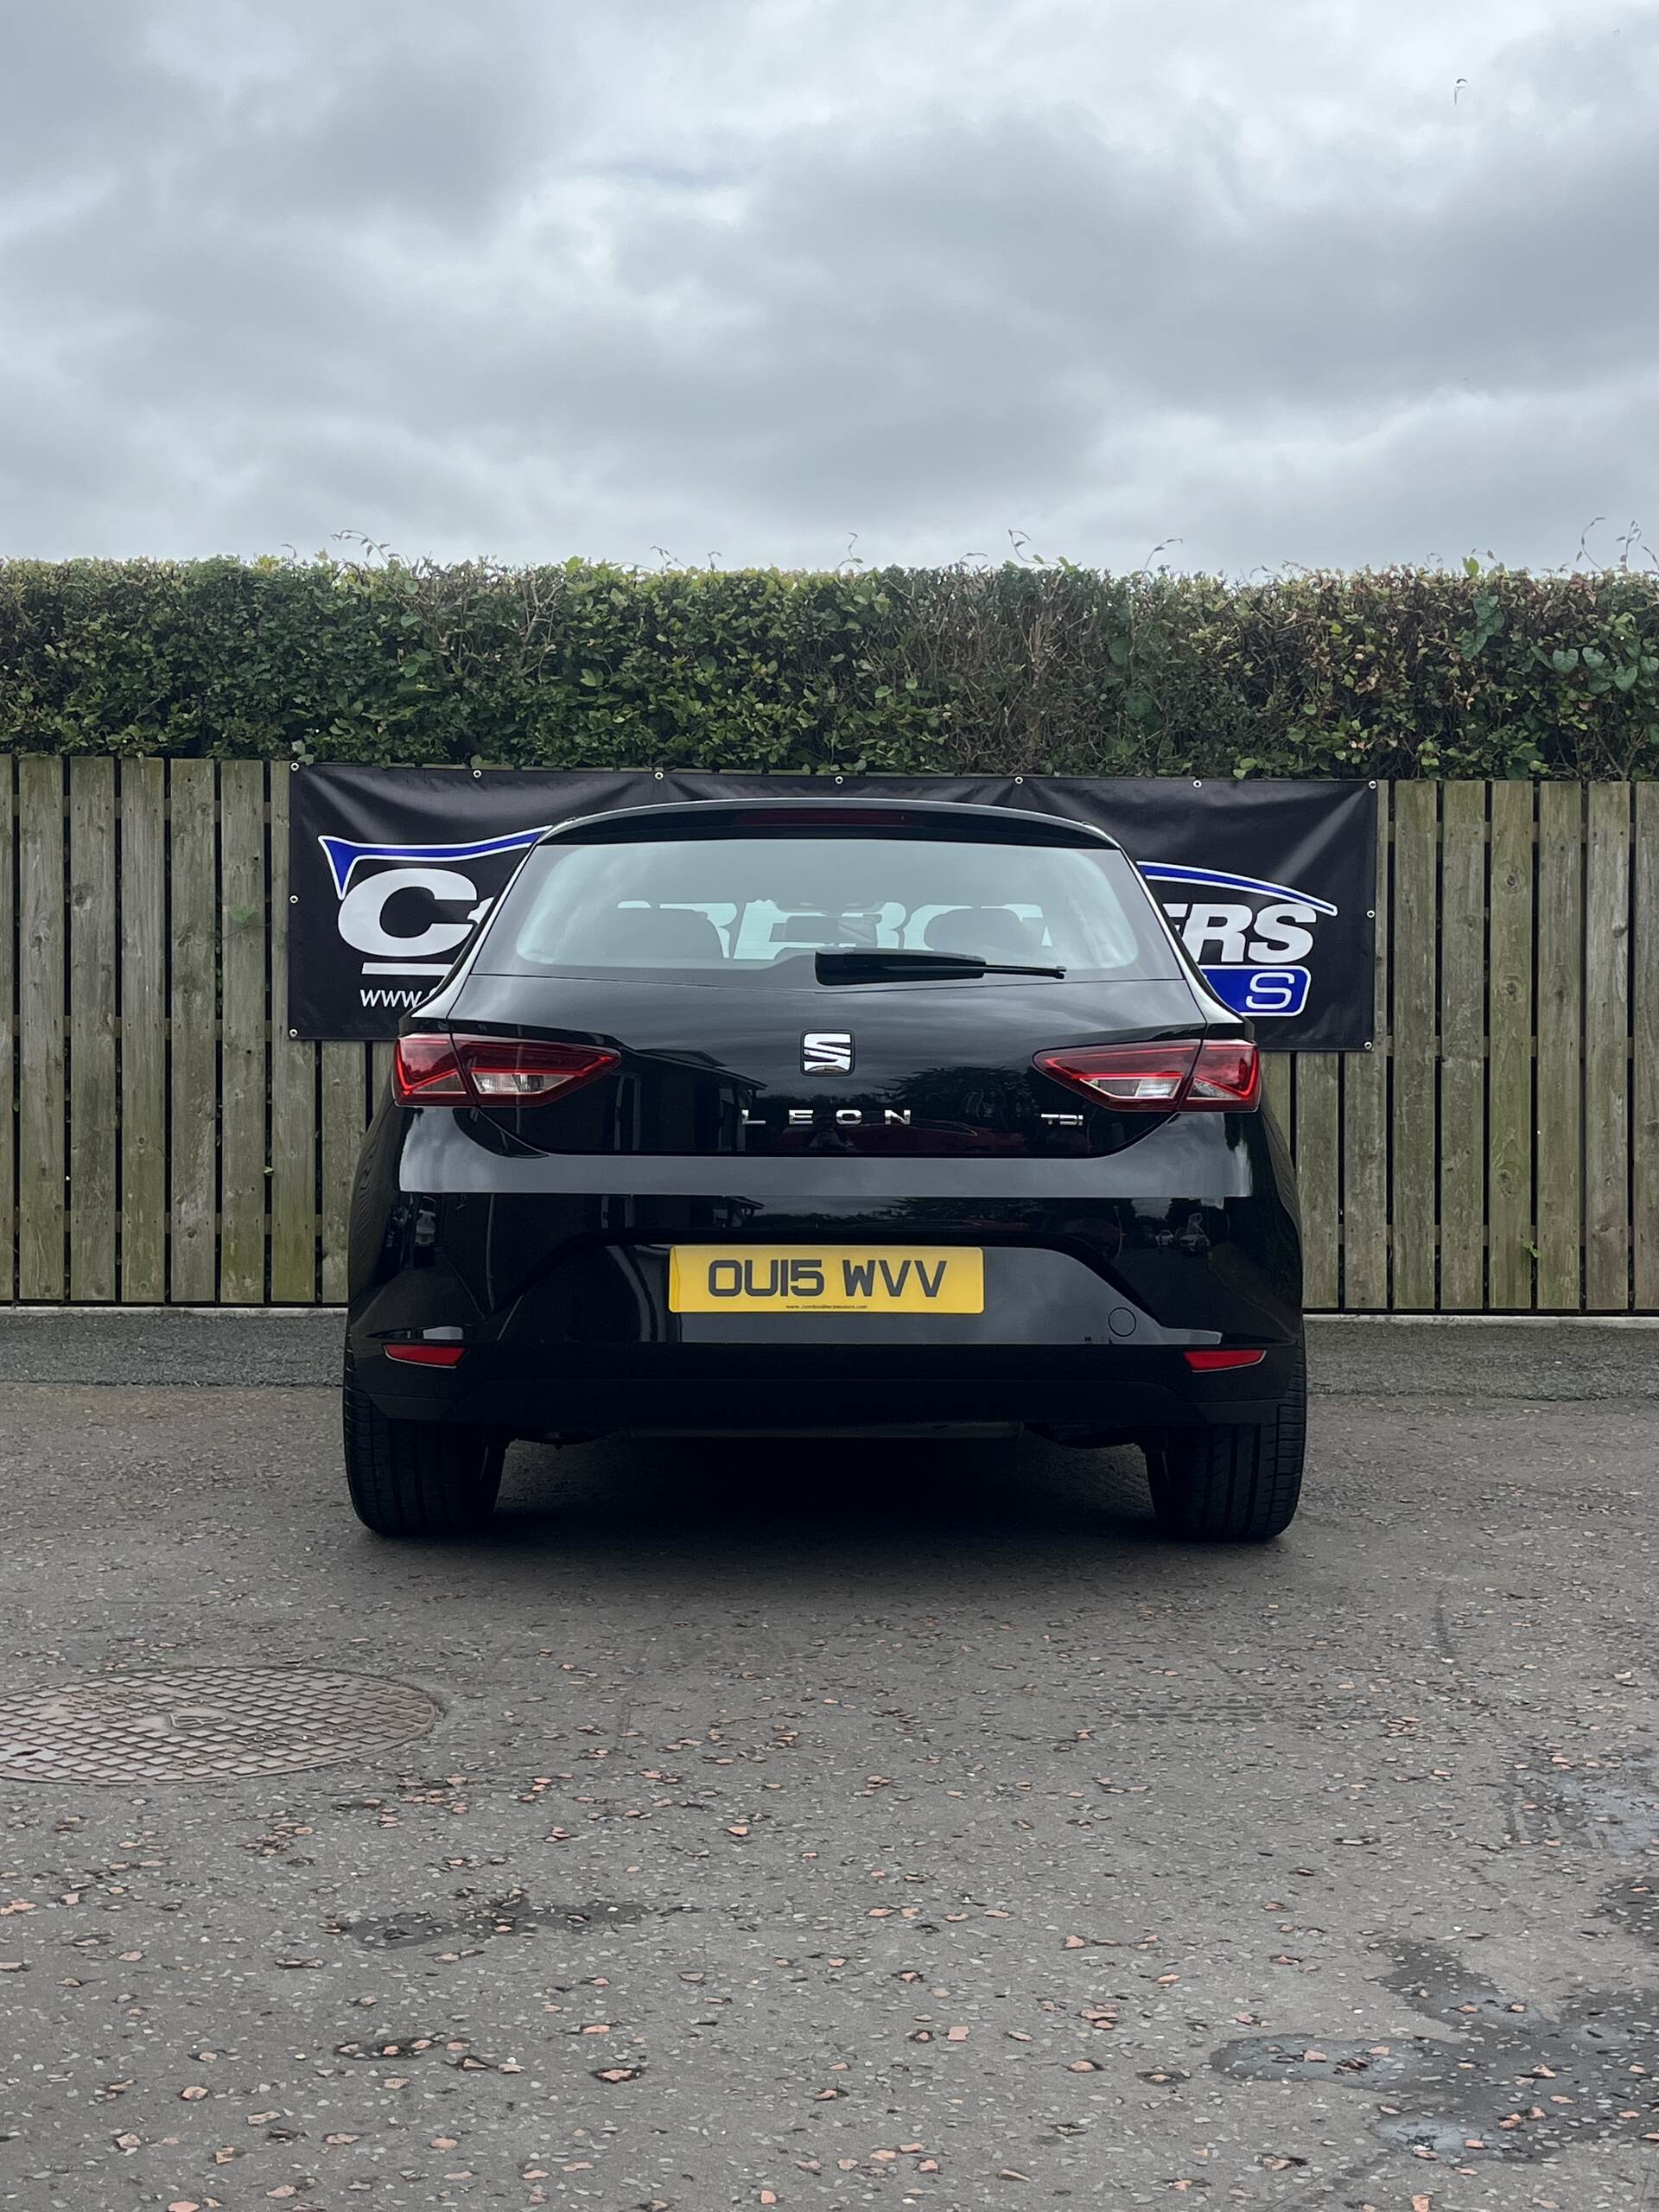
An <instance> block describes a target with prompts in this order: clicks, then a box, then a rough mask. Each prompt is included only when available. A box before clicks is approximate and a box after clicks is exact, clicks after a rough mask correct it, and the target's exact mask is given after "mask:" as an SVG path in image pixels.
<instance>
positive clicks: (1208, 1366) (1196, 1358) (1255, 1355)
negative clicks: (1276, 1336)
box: [1181, 1346, 1268, 1375]
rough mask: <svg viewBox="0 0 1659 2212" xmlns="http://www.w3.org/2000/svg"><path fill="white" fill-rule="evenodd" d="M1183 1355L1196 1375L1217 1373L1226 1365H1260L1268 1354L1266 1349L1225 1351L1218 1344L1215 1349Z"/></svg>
mask: <svg viewBox="0 0 1659 2212" xmlns="http://www.w3.org/2000/svg"><path fill="white" fill-rule="evenodd" d="M1181 1356H1182V1357H1183V1358H1184V1359H1185V1362H1186V1363H1187V1365H1188V1366H1189V1367H1190V1368H1191V1369H1192V1372H1193V1373H1194V1374H1195V1375H1215V1374H1217V1373H1219V1371H1220V1370H1222V1369H1223V1368H1224V1367H1260V1366H1261V1364H1262V1361H1263V1360H1264V1359H1265V1358H1266V1357H1267V1356H1268V1355H1267V1354H1266V1352H1265V1351H1222V1350H1221V1348H1220V1347H1219V1346H1217V1347H1216V1348H1215V1349H1214V1350H1213V1351H1211V1350H1208V1349H1206V1350H1205V1351H1189V1352H1184V1353H1183V1354H1182V1355H1181Z"/></svg>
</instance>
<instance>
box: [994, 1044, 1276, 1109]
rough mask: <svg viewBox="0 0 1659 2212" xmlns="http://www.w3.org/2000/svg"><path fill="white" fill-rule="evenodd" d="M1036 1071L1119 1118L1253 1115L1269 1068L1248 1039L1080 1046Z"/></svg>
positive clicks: (1039, 1061)
mask: <svg viewBox="0 0 1659 2212" xmlns="http://www.w3.org/2000/svg"><path fill="white" fill-rule="evenodd" d="M1033 1065H1035V1066H1036V1067H1038V1068H1039V1069H1040V1070H1041V1071H1042V1073H1043V1074H1044V1075H1052V1077H1054V1080H1055V1081H1056V1082H1057V1083H1063V1084H1065V1085H1066V1087H1067V1088H1068V1089H1069V1090H1080V1091H1082V1092H1083V1094H1084V1096H1085V1097H1087V1098H1091V1099H1093V1101H1094V1102H1095V1103H1096V1105H1097V1106H1105V1107H1109V1109H1111V1110H1112V1111H1113V1112H1114V1113H1117V1114H1178V1113H1179V1114H1194V1113H1203V1112H1209V1113H1212V1114H1214V1113H1233V1114H1240V1113H1248V1112H1249V1111H1250V1110H1251V1109H1252V1108H1254V1107H1255V1106H1256V1105H1258V1104H1259V1103H1261V1097H1262V1062H1261V1058H1260V1056H1259V1054H1258V1053H1257V1052H1256V1049H1255V1046H1254V1045H1253V1044H1251V1043H1250V1041H1249V1039H1248V1038H1234V1039H1226V1040H1225V1041H1222V1040H1218V1039H1217V1040H1213V1041H1209V1042H1205V1043H1200V1042H1199V1040H1198V1039H1197V1038H1196V1037H1181V1038H1177V1039H1174V1040H1173V1042H1171V1043H1169V1044H1163V1045H1077V1046H1068V1047H1067V1048H1066V1049H1065V1051H1064V1052H1038V1053H1037V1054H1035V1055H1034V1058H1033Z"/></svg>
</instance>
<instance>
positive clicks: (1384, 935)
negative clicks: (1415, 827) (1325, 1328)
mask: <svg viewBox="0 0 1659 2212" xmlns="http://www.w3.org/2000/svg"><path fill="white" fill-rule="evenodd" d="M1388 882H1389V792H1388V787H1387V785H1384V786H1383V788H1382V789H1381V790H1379V791H1378V792H1377V813H1376V881H1375V883H1374V884H1372V885H1371V886H1370V887H1368V894H1367V903H1368V905H1370V907H1371V909H1372V912H1373V913H1374V914H1375V916H1376V982H1375V986H1374V998H1373V1003H1372V1007H1371V1049H1370V1052H1350V1053H1348V1054H1347V1055H1346V1056H1345V1058H1344V1060H1343V1063H1342V1100H1341V1105H1340V1108H1339V1111H1340V1114H1341V1116H1342V1147H1343V1153H1342V1302H1343V1305H1344V1306H1346V1307H1348V1308H1350V1309H1351V1310H1352V1311H1355V1312H1358V1313H1381V1312H1382V1311H1383V1309H1384V1308H1385V1307H1386V1306H1387V1305H1388V1302H1389V913H1388V908H1389V900H1388Z"/></svg>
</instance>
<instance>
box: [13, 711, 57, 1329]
mask: <svg viewBox="0 0 1659 2212" xmlns="http://www.w3.org/2000/svg"><path fill="white" fill-rule="evenodd" d="M17 829H18V836H17V871H18V884H17V898H18V911H17V950H18V955H19V959H20V963H21V967H22V974H21V976H20V978H19V990H18V995H17V997H18V1004H17V1017H18V1018H17V1053H18V1070H19V1075H20V1078H21V1079H20V1081H19V1083H18V1086H17V1154H18V1169H19V1173H18V1178H17V1294H18V1296H19V1297H20V1298H22V1299H24V1300H41V1301H42V1302H44V1303H48V1304H55V1303H56V1302H57V1301H58V1300H60V1299H61V1298H62V1297H63V1295H64V1292H65V1289H66V1287H67V1286H66V1284H65V1281H64V1242H63V1237H64V1184H63V1179H64V1149H63V1107H64V1096H63V994H64V974H63V893H64V876H63V763H62V761H61V760H59V759H58V758H57V756H56V755H55V754H53V755H49V756H48V755H37V754H25V755H24V757H23V758H22V760H19V762H18V763H17Z"/></svg>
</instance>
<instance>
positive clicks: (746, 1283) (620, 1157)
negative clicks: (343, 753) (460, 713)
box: [345, 798, 1306, 1541]
mask: <svg viewBox="0 0 1659 2212" xmlns="http://www.w3.org/2000/svg"><path fill="white" fill-rule="evenodd" d="M1305 1401H1306V1378H1305V1370H1304V1363H1303V1344H1302V1319H1301V1253H1300V1232H1299V1228H1298V1220H1297V1211H1296V1200H1295V1193H1294V1185H1293V1181H1292V1175H1291V1168H1290V1164H1289V1160H1288V1158H1287V1154H1286V1150H1285V1147H1284V1144H1283V1141H1282V1140H1281V1136H1280V1134H1279V1131H1278V1128H1277V1127H1276V1126H1275V1123H1274V1118H1273V1116H1272V1115H1271V1114H1270V1113H1269V1112H1268V1111H1267V1110H1266V1109H1265V1108H1264V1106H1263V1104H1262V1084H1261V1071H1260V1066H1259V1064H1258V1061H1257V1056H1256V1047H1255V1042H1254V1041H1253V1039H1252V1037H1251V1033H1250V1028H1249V1023H1248V1022H1246V1021H1243V1020H1241V1019H1240V1018H1239V1016H1238V1015H1237V1014H1235V1013H1233V1012H1232V1011H1231V1010H1230V1008H1229V1007H1226V1006H1225V1005H1224V1004H1223V1003H1222V1002H1221V1001H1220V1000H1218V999H1217V998H1216V997H1215V996H1214V995H1212V994H1211V992H1210V991H1209V989H1208V988H1206V986H1205V982H1204V979H1203V977H1202V976H1201V975H1200V974H1199V973H1198V970H1197V969H1195V968H1194V967H1193V965H1192V963H1191V961H1190V960H1189V959H1188V957H1187V956H1186V954H1185V950H1183V948H1182V946H1181V944H1179V940H1178V939H1177V938H1176V937H1175V935H1174V933H1173V931H1172V930H1171V929H1170V927H1169V925H1168V924H1167V922H1166V919H1165V918H1164V916H1163V914H1162V912H1160V908H1159V907H1158V906H1157V904H1156V902H1155V900H1154V899H1153V897H1152V895H1151V893H1149V892H1148V890H1147V886H1146V884H1145V882H1144V880H1142V878H1141V875H1140V874H1139V873H1138V871H1137V870H1136V868H1135V865H1134V863H1133V862H1132V861H1130V860H1129V859H1128V856H1127V855H1125V854H1124V853H1123V852H1122V850H1121V849H1119V848H1118V846H1117V845H1116V844H1115V843H1114V842H1113V841H1112V840H1111V838H1109V836H1105V835H1103V833H1102V832H1101V831H1099V830H1098V829H1093V828H1090V827H1087V826H1084V825H1082V824H1080V823H1074V822H1067V821H1063V820H1060V819H1058V818H1055V817H1050V816H1046V815H1036V814H1025V813H1019V812H1016V811H1014V810H1011V809H1007V808H1001V807H973V806H958V805H952V804H944V803H938V802H928V803H923V802H918V801H912V800H904V801H899V800H893V801H886V800H880V801H875V800H863V799H859V800H853V799H845V798H839V799H838V798H829V799H807V798H801V799H794V798H791V799H789V800H787V801H774V800H771V799H755V800H745V801H741V802H735V803H728V802H714V803H707V804H683V805H671V806H661V807H647V808H641V809H636V810H629V811H626V812H617V813H610V814H605V815H600V816H595V817H592V818H590V819H587V820H582V821H575V822H567V823H562V824H561V825H559V827H557V828H556V829H552V830H550V831H549V832H548V834H547V835H546V836H544V837H543V839H542V840H541V842H539V843H538V844H537V845H536V846H534V847H533V848H532V849H531V850H530V851H529V852H528V854H527V855H525V857H524V861H523V863H522V865H521V866H520V868H519V869H518V873H517V874H516V875H515V876H514V877H513V879H512V882H511V884H510V885H509V887H508V888H507V889H506V891H505V893H503V894H502V896H501V897H500V899H499V900H498V901H497V902H496V904H495V906H494V907H493V911H492V912H490V914H489V915H488V918H487V919H486V921H485V923H484V924H483V926H482V927H481V928H480V930H479V931H478V932H477V934H476V936H475V938H474V941H473V942H472V944H470V946H469V947H468V948H467V950H466V951H465V953H464V954H463V955H462V957H461V959H460V960H459V961H458V963H457V964H456V966H455V967H454V969H452V971H451V972H450V974H449V975H448V976H447V977H446V978H445V980H444V982H443V983H442V985H441V986H440V988H439V989H438V991H437V993H436V995H435V996H434V997H432V998H430V999H429V1000H428V1001H426V1003H425V1004H424V1005H423V1007H421V1008H420V1009H419V1011H418V1012H417V1013H416V1014H413V1015H411V1016H410V1018H409V1020H407V1022H406V1023H405V1025H404V1032H403V1034H402V1036H401V1037H400V1038H399V1039H398V1042H397V1052H396V1058H395V1062H394V1065H393V1068H392V1071H391V1084H390V1087H389V1090H388V1092H387V1095H386V1096H385V1100H384V1101H383V1103H382V1104H381V1106H380V1109H379V1111H378V1115H377V1116H376V1118H375V1121H374V1123H373V1126H372V1128H371V1129H370V1131H369V1133H368V1136H367V1138H366V1140H365V1147H364V1152H363V1157H362V1162H361V1166H360V1170H359V1177H358V1181H357V1185H356V1189H355V1192H354V1197H353V1208H352V1224H351V1303H350V1315H349V1320H348V1327H347V1343H346V1384H345V1427H346V1471H347V1475H348V1478H349V1481H350V1486H351V1494H352V1499H353V1503H354V1505H355V1507H356V1510H357V1511H358V1513H359V1516H360V1517H361V1518H362V1519H363V1520H364V1521H365V1522H366V1523H367V1524H368V1526H369V1527H370V1528H372V1529H378V1531H380V1532H381V1533H382V1534H383V1535H442V1534H449V1533H458V1532H461V1531H463V1530H466V1529H474V1528H476V1527H477V1526H479V1525H480V1523H481V1522H483V1521H484V1520H485V1519H486V1517H487V1516H488V1515H489V1513H490V1512H491V1510H493V1505H494V1503H495V1494H496V1489H497V1485H498V1483H499V1478H500V1467H501V1458H502V1452H503V1449H504V1447H505V1444H506V1443H507V1442H508V1441H510V1440H512V1439H513V1438H515V1437H527V1438H541V1439H550V1440H555V1441H564V1442H569V1441H572V1440H583V1439H588V1438H592V1437H595V1436H599V1435H602V1434H606V1433H617V1432H626V1433H656V1434H681V1435H685V1434H701V1435H707V1434H710V1433H718V1434H722V1435H734V1436H744V1435H749V1436H757V1437H758V1436H766V1435H772V1436H778V1435H791V1434H792V1435H800V1434H804V1433H807V1434H822V1433H831V1434H837V1435H842V1436H856V1435H910V1436H913V1437H949V1436H951V1435H955V1434H967V1435H986V1434H997V1433H1014V1431H1016V1430H1018V1429H1020V1428H1030V1429H1033V1430H1036V1431H1037V1432H1039V1433H1040V1434H1042V1435H1044V1436H1047V1437H1050V1438H1053V1439H1056V1440H1061V1441H1065V1442H1070V1443H1076V1444H1082V1445H1090V1446H1092V1445H1104V1444H1110V1443H1134V1444H1138V1445H1140V1446H1141V1447H1142V1449H1143V1450H1144V1452H1145V1454H1146V1459H1147V1468H1148V1471H1149V1473H1150V1478H1151V1487H1152V1497H1153V1503H1154V1507H1155V1510H1156V1512H1157V1515H1158V1517H1159V1519H1160V1522H1162V1523H1163V1525H1164V1526H1165V1527H1166V1529H1169V1530H1170V1531H1172V1532H1173V1533H1175V1534H1178V1535H1182V1536H1186V1537H1198V1538H1217V1539H1232V1540H1243V1541H1250V1540H1260V1539H1262V1538H1264V1537H1268V1536H1272V1535H1276V1534H1277V1533H1278V1532H1279V1531H1280V1530H1281V1529H1283V1528H1284V1527H1285V1525H1286V1524H1287V1522H1288V1521H1289V1520H1290V1518H1291V1516H1292V1514H1293V1513H1294V1510H1295V1508H1296V1501H1297V1495H1298V1491H1299V1490H1300V1483H1301V1471H1302V1442H1303V1428H1304V1412H1305Z"/></svg>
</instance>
